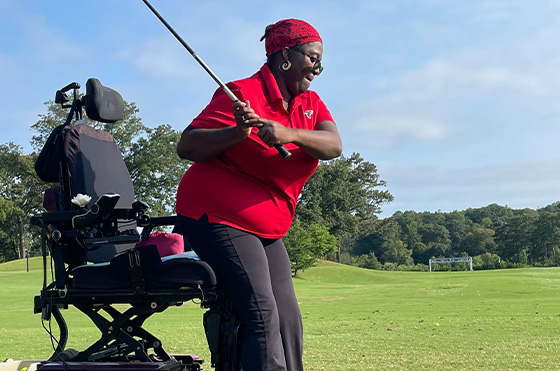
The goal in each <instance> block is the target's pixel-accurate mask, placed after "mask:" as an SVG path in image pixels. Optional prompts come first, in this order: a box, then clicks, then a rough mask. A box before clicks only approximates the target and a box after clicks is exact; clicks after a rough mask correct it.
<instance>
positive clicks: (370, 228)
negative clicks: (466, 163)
mask: <svg viewBox="0 0 560 371" xmlns="http://www.w3.org/2000/svg"><path fill="white" fill-rule="evenodd" d="M45 105H46V106H47V113H46V114H40V115H39V120H38V121H37V122H36V123H35V124H34V125H32V129H33V130H34V132H35V133H36V134H35V135H34V136H33V138H32V140H31V146H32V148H33V151H32V152H31V153H24V151H23V149H22V148H21V147H20V146H18V145H16V144H14V143H6V144H0V262H3V261H9V260H13V259H18V258H23V257H25V256H26V254H31V255H38V254H39V253H40V240H39V235H38V231H36V230H35V229H33V228H32V227H31V226H30V224H29V218H30V217H31V216H33V215H37V214H38V213H41V212H42V211H43V208H42V197H43V193H44V191H45V189H47V188H49V187H52V186H53V184H46V183H44V182H42V181H40V180H39V179H38V178H37V176H36V175H35V172H34V168H33V164H34V162H35V159H36V157H37V154H38V153H39V152H40V150H41V148H42V146H43V143H44V142H45V140H46V138H47V137H48V135H49V134H50V133H51V131H52V130H53V128H54V127H56V126H58V125H59V124H61V123H63V122H64V120H65V118H66V112H65V110H63V109H62V108H61V107H59V106H57V105H55V104H54V103H53V102H52V101H49V102H47V103H45ZM138 113H139V109H138V108H137V107H136V105H135V104H134V103H128V102H125V115H124V118H123V120H121V121H119V122H116V123H114V124H101V123H96V122H92V123H91V125H92V126H93V127H96V128H98V129H103V130H106V131H108V132H110V133H111V134H112V135H113V136H114V137H115V140H116V141H117V144H118V145H119V148H120V149H121V152H122V153H123V157H124V160H125V163H126V165H127V168H128V169H129V172H130V174H131V177H132V180H133V183H134V187H135V190H136V197H137V199H139V200H143V201H146V202H147V203H148V204H149V205H150V208H151V215H154V216H159V215H170V214H173V212H174V204H175V192H176V189H177V185H178V184H179V180H180V178H181V176H182V175H183V173H184V171H185V170H186V169H187V168H188V166H190V162H188V161H184V160H181V159H179V157H178V156H177V155H176V154H175V146H176V143H177V141H178V140H179V138H180V132H178V131H175V130H173V129H172V127H171V126H170V125H167V124H163V125H159V126H157V127H155V128H149V127H147V126H146V125H144V124H143V123H142V120H141V119H140V117H139V116H138ZM392 200H393V196H392V195H391V193H390V192H389V191H388V190H387V187H386V182H385V181H384V180H382V179H381V178H380V175H379V174H378V171H377V167H376V166H375V165H374V164H373V163H371V162H368V161H365V160H364V159H363V158H362V157H361V156H360V154H358V153H353V154H351V155H350V156H341V157H340V158H337V159H334V160H331V161H324V162H321V163H320V164H319V167H318V169H317V171H316V172H315V174H314V175H313V176H312V177H311V179H310V180H309V181H308V183H307V184H306V185H305V187H304V189H303V192H302V194H301V196H300V198H299V199H298V206H297V209H296V218H295V219H294V223H293V225H292V228H291V229H290V231H289V232H288V235H287V236H286V237H285V238H284V241H285V244H286V247H287V249H288V252H289V254H290V259H291V260H292V267H293V271H294V273H295V274H297V273H298V272H299V271H301V270H305V269H307V268H309V267H310V266H312V265H313V264H314V263H315V262H316V261H317V259H318V258H327V259H331V260H335V261H339V262H341V263H345V264H352V265H356V266H360V267H363V268H371V269H391V270H393V269H403V270H404V269H406V270H427V264H428V260H429V259H430V258H431V257H450V256H472V257H473V262H474V265H475V268H477V269H490V268H501V267H517V266H527V265H531V266H548V265H558V263H559V261H560V254H558V249H559V248H560V229H559V227H558V226H559V225H560V223H559V221H560V203H555V204H552V205H550V206H547V207H545V208H543V209H539V210H532V209H523V210H513V209H511V208H509V207H507V206H499V205H495V204H492V205H488V206H487V207H483V208H477V209H467V210H464V211H454V212H449V213H443V212H415V211H398V212H396V213H394V214H393V215H392V216H391V217H388V218H384V219H380V218H379V217H378V215H379V214H380V212H381V208H382V206H383V205H384V204H386V203H389V202H391V201H392ZM443 268H446V269H449V268H450V267H443ZM455 268H457V267H455ZM461 268H462V267H460V266H459V269H461Z"/></svg>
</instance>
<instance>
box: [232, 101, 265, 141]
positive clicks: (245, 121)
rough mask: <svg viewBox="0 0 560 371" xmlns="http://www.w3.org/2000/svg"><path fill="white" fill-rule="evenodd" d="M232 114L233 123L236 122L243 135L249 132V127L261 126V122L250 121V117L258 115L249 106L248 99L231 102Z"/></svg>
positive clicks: (255, 117) (254, 117)
mask: <svg viewBox="0 0 560 371" xmlns="http://www.w3.org/2000/svg"><path fill="white" fill-rule="evenodd" d="M232 108H233V116H234V117H235V123H236V124H237V129H238V130H239V131H241V132H242V133H244V135H245V137H248V136H249V135H250V134H251V129H252V128H253V127H261V126H262V124H261V123H255V122H251V120H252V119H258V118H259V116H258V115H257V114H256V113H255V111H254V110H253V109H252V108H251V103H250V102H249V101H245V102H241V101H237V102H234V103H233V104H232Z"/></svg>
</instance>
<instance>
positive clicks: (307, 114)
mask: <svg viewBox="0 0 560 371" xmlns="http://www.w3.org/2000/svg"><path fill="white" fill-rule="evenodd" d="M304 114H305V116H307V118H308V119H310V118H311V115H313V110H312V109H308V110H307V111H305V112H304Z"/></svg>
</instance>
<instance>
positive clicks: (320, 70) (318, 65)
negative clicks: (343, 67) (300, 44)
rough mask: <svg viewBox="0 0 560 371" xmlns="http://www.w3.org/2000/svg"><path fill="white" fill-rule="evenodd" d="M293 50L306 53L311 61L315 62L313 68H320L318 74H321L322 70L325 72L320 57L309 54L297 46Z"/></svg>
mask: <svg viewBox="0 0 560 371" xmlns="http://www.w3.org/2000/svg"><path fill="white" fill-rule="evenodd" d="M292 50H294V51H296V52H298V53H301V54H303V55H305V56H306V57H307V58H309V60H310V61H311V63H313V69H314V70H318V71H317V76H319V75H320V74H321V72H323V70H324V69H325V68H324V67H323V66H321V60H320V59H319V58H315V57H312V56H311V55H309V54H307V53H306V52H304V51H303V50H299V49H297V48H292Z"/></svg>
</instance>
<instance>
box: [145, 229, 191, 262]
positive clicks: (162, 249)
mask: <svg viewBox="0 0 560 371" xmlns="http://www.w3.org/2000/svg"><path fill="white" fill-rule="evenodd" d="M145 245H156V246H157V249H158V251H159V256H160V257H162V258H163V257H164V256H169V255H174V254H181V253H182V252H184V250H185V243H184V241H183V236H182V235H180V234H179V233H166V232H162V231H156V232H153V233H150V236H149V237H148V239H147V240H146V241H142V242H140V243H138V244H136V247H140V246H145Z"/></svg>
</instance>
